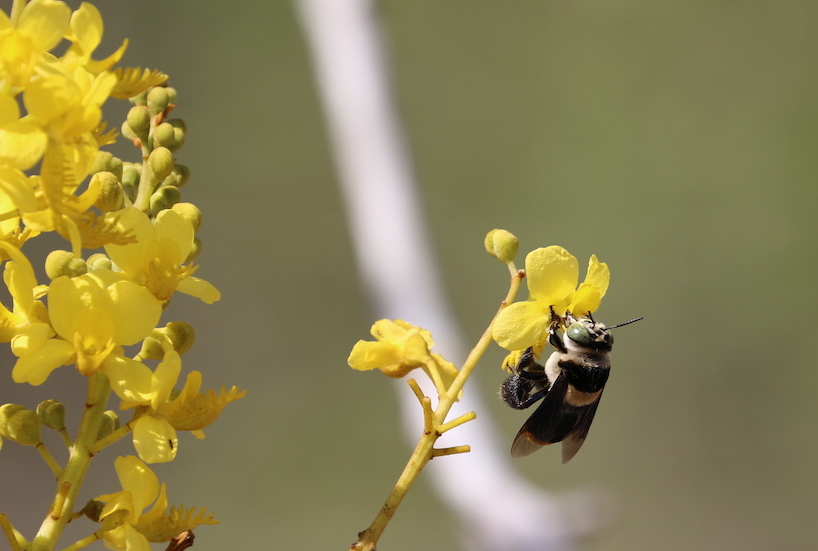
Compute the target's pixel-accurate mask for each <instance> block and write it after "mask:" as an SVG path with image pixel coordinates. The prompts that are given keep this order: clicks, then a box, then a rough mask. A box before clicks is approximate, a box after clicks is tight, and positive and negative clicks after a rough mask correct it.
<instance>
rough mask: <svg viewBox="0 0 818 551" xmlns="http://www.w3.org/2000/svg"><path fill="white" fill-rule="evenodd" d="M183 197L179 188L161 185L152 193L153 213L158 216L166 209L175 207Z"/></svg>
mask: <svg viewBox="0 0 818 551" xmlns="http://www.w3.org/2000/svg"><path fill="white" fill-rule="evenodd" d="M181 199H182V193H181V192H180V191H179V188H177V187H174V186H165V187H160V188H159V189H158V190H157V191H155V192H154V193H153V195H151V214H152V215H154V216H156V215H157V214H159V213H160V212H162V211H163V210H165V209H169V208H171V207H173V205H175V204H176V203H178V202H179V201H180V200H181Z"/></svg>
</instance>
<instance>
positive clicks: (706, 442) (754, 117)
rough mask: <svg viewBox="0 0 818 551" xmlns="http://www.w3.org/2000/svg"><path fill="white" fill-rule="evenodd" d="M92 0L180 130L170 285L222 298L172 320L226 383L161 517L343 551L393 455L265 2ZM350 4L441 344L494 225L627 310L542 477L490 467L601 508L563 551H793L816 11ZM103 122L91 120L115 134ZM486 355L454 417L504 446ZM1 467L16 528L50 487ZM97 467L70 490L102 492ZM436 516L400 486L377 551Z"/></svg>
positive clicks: (539, 466)
mask: <svg viewBox="0 0 818 551" xmlns="http://www.w3.org/2000/svg"><path fill="white" fill-rule="evenodd" d="M4 4H5V9H8V5H7V4H8V2H7V1H5V2H4ZM95 4H96V5H97V6H98V7H99V8H100V10H101V12H102V15H103V18H104V20H105V23H106V37H105V38H106V40H105V43H104V45H103V46H102V47H101V48H100V49H99V50H98V53H97V55H96V57H98V58H99V57H102V56H103V55H107V54H108V53H109V52H111V51H113V50H114V48H115V47H116V46H117V45H118V44H119V43H120V41H121V40H122V38H123V37H126V36H127V37H129V38H130V39H131V45H130V47H129V48H128V51H127V54H126V57H125V59H124V60H123V62H122V64H124V65H141V66H148V67H152V68H159V69H161V70H163V71H165V72H167V73H168V74H170V75H171V84H172V85H173V86H174V87H176V88H177V89H178V91H179V99H180V100H179V107H178V109H177V111H176V112H175V114H177V115H178V116H179V117H182V118H184V119H185V120H186V121H187V123H188V127H189V135H188V139H187V143H186V146H185V147H184V148H183V149H182V150H181V151H180V152H179V153H178V154H177V158H178V159H179V162H182V163H184V164H187V165H188V166H189V167H190V168H191V170H192V173H193V178H192V180H191V183H190V184H189V185H188V187H186V188H185V189H184V190H183V194H184V199H185V200H188V201H192V202H194V203H196V204H197V205H199V206H200V208H201V209H202V210H203V212H204V226H203V228H202V229H201V231H200V234H199V235H200V236H201V238H202V239H203V241H204V252H203V254H202V255H201V257H200V258H199V261H200V263H201V265H202V267H201V269H200V271H199V272H198V273H197V275H199V276H201V277H203V278H205V279H207V280H209V281H211V282H213V283H214V284H215V285H216V286H218V287H219V289H220V290H221V291H222V295H223V298H222V301H221V302H219V303H217V304H215V305H214V306H211V307H207V306H205V305H203V304H200V303H198V301H195V300H189V299H187V298H186V297H179V296H178V295H177V297H178V298H174V303H173V305H172V306H171V310H170V312H172V313H173V314H172V315H171V316H170V317H171V318H173V319H185V320H188V321H191V322H192V323H194V325H195V327H196V330H197V335H198V340H197V343H196V347H195V348H194V349H193V350H192V351H191V352H190V353H189V354H187V355H186V356H185V357H184V361H185V368H186V369H200V370H202V371H203V372H204V374H205V385H208V386H214V387H216V388H218V386H220V385H228V386H230V385H233V384H236V385H239V386H241V387H243V388H248V389H249V394H248V396H247V398H246V399H245V400H243V401H240V402H238V403H235V404H233V405H232V406H230V407H229V408H228V409H227V410H226V412H225V413H224V415H223V416H222V417H221V418H220V419H219V421H218V422H217V423H216V424H215V425H213V426H212V427H211V428H209V429H208V430H207V431H206V434H207V438H206V439H205V440H203V441H194V439H193V438H192V437H190V436H189V435H182V437H181V443H180V446H181V449H180V453H179V458H178V460H177V461H175V462H173V463H171V464H166V465H159V466H157V468H156V471H157V473H158V474H159V476H160V479H162V480H164V481H168V482H169V497H170V500H171V502H172V503H180V502H181V503H184V504H185V505H188V506H193V505H207V506H210V507H211V508H213V509H214V510H215V511H216V512H217V515H218V518H219V519H220V520H221V521H222V523H221V524H220V525H218V526H216V527H204V528H200V529H199V530H197V536H198V537H197V542H196V547H194V549H201V550H210V549H212V550H216V549H345V548H346V546H347V545H348V544H349V543H351V542H352V541H354V539H355V537H356V533H357V532H358V531H359V530H362V529H363V528H365V527H366V526H367V525H368V524H369V523H370V521H371V520H372V518H373V517H374V515H375V513H376V512H377V510H378V509H379V507H380V506H381V504H382V502H383V499H384V498H385V497H386V495H387V494H388V492H389V490H390V489H391V487H392V485H393V484H394V481H395V480H396V479H397V476H398V474H399V473H400V471H401V470H402V468H403V465H404V463H405V461H406V459H407V458H408V455H409V453H410V450H411V445H410V444H409V443H408V442H407V440H406V439H405V438H404V436H403V434H402V432H401V431H402V428H401V425H400V423H399V419H398V411H397V404H396V398H395V396H394V392H393V388H392V382H391V381H389V380H387V379H385V378H383V377H381V376H379V375H377V374H374V373H358V372H353V371H352V370H350V369H349V368H348V367H347V366H346V358H347V355H348V352H349V350H350V348H351V347H352V345H353V344H354V343H355V341H357V340H358V339H361V338H367V337H368V330H369V326H370V325H371V323H372V321H374V320H373V319H372V316H371V315H370V313H369V307H368V305H367V303H366V301H365V295H364V293H363V292H362V289H361V288H360V284H359V282H358V274H357V273H356V269H355V266H354V264H353V259H352V252H351V243H350V241H349V237H348V234H347V232H346V229H345V228H346V226H345V219H344V214H343V212H342V210H341V203H340V198H339V192H338V189H337V183H336V179H337V178H336V175H335V173H334V168H333V165H332V161H331V158H330V154H329V146H328V143H327V137H326V134H325V126H324V123H323V121H322V113H321V111H320V108H319V104H318V100H317V95H316V90H315V84H314V81H313V78H312V74H311V68H310V62H309V59H308V55H307V52H306V48H305V42H304V38H303V36H302V33H301V29H300V27H299V24H298V21H297V19H296V16H295V13H294V9H293V6H292V5H291V4H290V3H288V2H284V1H274V2H256V1H249V0H244V1H236V2H211V1H196V2H193V1H188V0H177V1H174V2H160V1H158V0H157V1H140V2H117V1H111V0H105V1H99V2H96V3H95ZM73 5H74V6H76V5H77V3H73ZM378 9H379V11H380V12H381V14H382V17H383V24H384V27H385V30H386V32H387V41H388V48H389V55H390V56H391V59H392V63H393V66H392V69H393V72H394V76H395V88H396V91H397V94H398V103H399V106H400V109H401V112H402V115H403V117H404V123H405V125H406V129H407V132H408V137H409V141H410V144H411V148H412V152H413V160H414V163H415V168H416V170H417V173H418V175H419V180H420V183H421V186H422V194H423V198H424V203H425V207H426V208H427V214H428V219H429V222H430V225H431V234H432V236H433V238H434V246H435V248H436V252H437V254H438V257H439V259H440V262H441V270H442V272H443V277H444V279H445V285H446V289H447V292H448V295H449V299H450V300H451V303H452V307H453V309H454V312H455V315H456V316H457V318H458V320H459V321H460V323H461V324H462V326H463V329H464V332H465V334H466V335H467V336H468V338H469V339H470V340H471V341H476V339H477V338H478V337H479V335H480V334H481V333H482V331H483V329H484V328H485V325H486V324H487V323H488V321H489V320H490V317H491V315H492V313H493V312H494V310H495V309H496V306H497V304H498V301H499V300H501V298H502V297H503V296H504V294H505V289H506V284H507V272H506V271H505V268H504V267H503V266H501V265H500V264H499V263H497V262H496V261H495V260H494V259H492V258H490V257H488V256H487V255H486V254H485V252H484V251H483V245H482V241H483V237H484V235H485V233H486V232H487V231H488V230H490V229H492V228H495V227H501V228H505V229H508V230H510V231H512V232H513V233H515V234H516V235H517V236H518V237H519V238H520V240H521V251H523V252H524V251H528V250H531V249H533V248H536V247H539V246H545V245H549V244H560V245H563V246H565V247H566V248H567V249H568V250H570V251H571V252H572V253H573V254H575V255H576V256H578V257H579V259H580V262H581V263H582V265H583V271H584V266H585V265H586V262H587V258H588V257H589V256H590V255H591V254H592V253H595V254H597V255H598V256H599V258H600V259H601V260H602V261H605V262H607V263H608V264H609V266H610V267H611V271H612V284H611V288H610V290H609V294H608V296H606V298H605V300H604V303H603V306H602V308H601V309H600V311H599V312H598V315H597V317H598V318H599V319H601V320H603V321H605V322H607V323H609V324H613V323H618V322H621V321H625V320H627V319H630V318H632V317H635V316H644V317H645V321H643V322H640V323H639V324H636V325H634V326H631V327H628V328H627V329H622V330H621V331H620V332H619V333H617V348H616V350H615V351H614V355H613V359H614V369H613V372H612V377H611V380H610V382H609V384H608V389H607V391H606V393H605V399H604V400H603V403H602V406H601V407H600V411H599V414H598V416H597V419H596V421H595V423H594V430H593V431H592V434H591V436H590V437H589V439H588V441H587V443H586V445H585V446H584V448H583V450H582V452H581V453H580V454H579V455H578V456H577V457H576V458H575V459H574V460H573V461H572V462H571V463H569V464H568V465H561V464H560V463H559V460H558V457H557V456H558V451H556V450H545V451H542V452H540V453H539V454H536V455H534V456H532V457H530V458H527V459H524V460H520V461H519V462H518V463H517V464H518V465H519V468H520V469H521V470H522V471H523V472H524V473H525V476H526V477H527V478H529V479H530V481H531V484H533V485H539V486H542V487H544V488H548V489H552V490H559V491H561V490H568V489H571V488H577V487H585V488H594V489H598V490H601V491H604V492H607V493H608V494H609V495H610V496H611V497H612V499H613V500H614V502H615V503H616V516H615V518H614V521H613V523H612V525H611V526H610V528H608V529H607V530H605V531H603V532H601V533H599V534H598V535H597V536H595V537H594V538H592V539H589V540H587V542H585V544H584V546H583V548H584V549H587V550H603V549H604V550H606V551H609V550H629V551H634V550H655V549H663V550H683V549H684V550H686V549H699V550H722V549H745V550H769V549H776V550H782V549H783V550H786V549H807V548H812V547H813V546H814V545H816V543H815V542H816V538H815V535H814V530H813V525H814V522H815V518H816V510H818V497H816V496H818V477H816V475H815V474H814V473H815V463H816V456H817V455H818V442H816V437H815V428H814V427H815V422H814V418H815V416H816V414H818V405H816V401H815V397H814V391H813V389H814V388H815V387H816V385H818V371H816V369H815V367H816V362H815V359H814V351H815V343H816V342H818V339H816V333H818V323H817V322H816V316H815V310H816V293H815V291H814V288H815V280H816V268H817V267H818V266H816V237H817V236H818V222H817V221H816V205H818V202H817V201H816V200H817V199H818V197H816V195H818V191H817V188H816V185H815V182H816V174H818V155H817V154H816V140H818V78H817V75H818V72H816V66H817V65H818V63H817V62H818V3H816V2H810V1H797V0H780V1H778V2H766V1H759V0H742V1H737V0H708V1H706V2H705V1H691V0H687V1H684V2H682V1H672V0H671V1H666V2H645V1H642V2H636V1H618V2H610V1H602V0H571V1H567V0H559V1H552V0H547V1H540V2H519V1H508V2H488V1H469V2H466V1H459V0H452V1H449V2H431V1H426V0H411V1H406V0H384V1H383V2H380V3H379V4H378ZM123 114H124V108H120V110H119V111H112V112H111V120H112V122H113V124H114V125H115V126H116V125H118V124H119V122H117V118H116V117H119V120H121V117H122V116H123ZM117 151H120V152H122V154H123V155H125V154H127V155H132V153H131V150H130V149H128V148H126V147H124V146H122V147H121V148H120V149H118V150H117ZM133 151H134V152H135V150H133ZM133 159H134V158H133V157H131V160H133ZM523 254H524V253H523ZM523 254H521V257H520V261H521V263H522V257H523ZM169 315H170V314H169ZM410 321H411V320H410ZM502 357H503V353H502V351H500V350H499V349H498V348H497V347H493V348H492V350H491V352H490V354H489V355H487V357H486V358H485V361H484V362H483V364H482V366H481V368H480V373H479V378H478V379H477V380H476V381H475V382H473V383H472V384H470V385H469V386H467V388H466V391H467V392H475V393H481V394H483V395H484V396H485V398H486V401H487V402H489V403H490V405H491V411H490V412H478V419H477V421H475V422H476V423H479V422H480V418H481V416H488V415H491V416H493V417H494V419H495V421H496V422H497V423H498V424H500V425H501V426H502V428H503V429H504V430H505V431H506V433H507V442H504V445H505V444H507V443H510V441H511V439H512V437H513V435H514V434H515V432H516V431H517V429H518V428H519V426H520V424H521V423H522V422H523V419H524V417H525V414H522V413H520V412H515V411H512V410H510V409H508V408H505V407H503V405H502V404H501V403H499V400H496V398H495V393H496V388H497V387H498V385H499V384H500V382H501V380H502V378H503V374H502V373H501V372H500V370H499V369H498V368H497V365H498V363H499V362H500V359H501V358H502ZM9 361H10V360H9ZM8 365H11V364H10V363H8ZM75 378H76V377H75V376H74V374H72V373H71V372H70V370H69V369H68V368H62V369H61V370H60V372H59V373H58V374H56V375H55V376H54V377H52V378H50V379H49V381H48V382H47V383H46V384H45V385H44V386H43V387H40V388H39V389H25V388H16V387H18V386H20V385H11V386H12V387H11V388H10V386H9V384H7V383H4V384H3V385H2V387H0V402H8V401H18V402H19V403H23V404H24V405H26V406H29V407H33V406H34V405H36V402H37V400H38V399H40V398H41V397H42V396H43V393H46V394H47V395H48V396H51V395H58V394H59V393H65V394H66V395H70V389H71V388H72V387H71V386H70V385H71V384H72V381H73V379H75ZM66 400H67V401H68V400H69V398H66ZM130 446H131V445H130V443H129V442H128V443H124V444H123V445H122V446H120V447H119V448H118V449H117V450H116V453H120V454H126V453H132V451H131V450H132V448H131V447H130ZM15 448H17V446H12V445H10V444H9V445H6V446H5V447H4V449H3V451H2V454H3V456H5V457H6V458H7V459H4V467H5V465H9V463H7V461H12V463H11V465H12V467H5V468H4V471H6V474H5V475H3V476H2V478H0V484H2V486H0V488H2V489H0V510H2V511H5V512H7V513H9V514H10V516H11V517H12V520H13V521H15V522H16V523H17V524H19V525H20V526H21V528H23V529H24V530H25V531H26V533H27V535H31V534H33V531H34V530H36V526H38V525H39V521H40V519H41V518H42V513H44V512H45V510H46V508H47V505H46V504H44V503H35V504H34V505H32V506H30V508H29V506H28V505H23V504H22V502H23V501H29V496H28V495H27V496H26V499H25V500H23V499H22V498H21V497H20V494H18V493H16V492H17V491H21V486H20V483H21V482H25V484H26V486H25V490H24V491H25V492H26V493H27V494H30V495H31V499H32V500H34V499H36V498H35V497H34V495H35V494H36V493H37V492H40V493H42V492H49V491H51V489H52V488H51V487H52V485H53V482H52V481H51V477H50V475H48V474H47V472H46V469H45V467H44V466H43V465H42V464H41V463H38V461H39V460H37V459H35V458H34V455H35V454H34V452H33V450H31V449H24V450H18V449H15ZM472 453H478V454H479V453H480V450H479V449H474V450H473V451H472ZM112 456H113V455H112V454H111V456H110V457H112ZM110 457H108V458H100V461H99V467H98V468H99V469H101V476H102V478H101V479H100V481H98V482H96V483H94V484H89V485H88V487H87V488H86V489H85V491H84V496H85V498H90V497H93V496H95V495H98V494H101V493H107V492H110V491H114V490H116V489H117V486H116V484H115V478H114V477H113V474H112V472H113V471H112V468H111V467H110V466H108V465H107V464H106V462H107V461H109V460H110ZM457 460H458V458H457V456H454V457H450V458H445V459H443V461H457ZM14 461H17V463H14ZM15 469H16V470H15ZM22 469H26V470H25V471H24V473H25V475H24V476H21V475H20V474H19V473H20V470H22ZM45 503H47V501H46V502H45ZM454 526H455V523H454V521H453V519H452V518H451V517H450V514H449V512H448V511H447V510H446V509H445V508H444V507H443V506H442V505H441V504H440V503H439V502H438V501H437V500H436V498H435V496H434V493H433V491H432V489H431V488H430V486H429V479H427V478H424V477H423V476H421V479H420V482H419V484H417V486H416V487H414V488H413V489H412V491H411V492H410V494H409V496H408V497H407V499H406V501H405V502H404V504H403V505H402V506H401V509H400V510H399V512H398V514H397V516H396V518H395V520H394V521H393V523H392V524H391V525H390V526H389V527H388V529H387V531H386V534H385V536H384V537H383V539H382V540H381V545H380V546H379V548H382V549H384V550H389V551H401V550H410V549H418V548H422V549H455V548H456V547H457V543H456V542H457V537H458V536H457V534H456V531H455V529H454ZM77 533H81V530H80V531H79V532H77ZM65 543H66V545H67V544H69V543H70V541H68V540H66V542H65ZM97 545H98V546H100V547H101V545H100V544H97ZM157 548H159V546H157Z"/></svg>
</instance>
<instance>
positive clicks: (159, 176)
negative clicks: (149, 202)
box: [147, 147, 173, 182]
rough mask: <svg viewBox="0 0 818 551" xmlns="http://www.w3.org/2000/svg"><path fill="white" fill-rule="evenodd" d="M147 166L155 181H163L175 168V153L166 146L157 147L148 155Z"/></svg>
mask: <svg viewBox="0 0 818 551" xmlns="http://www.w3.org/2000/svg"><path fill="white" fill-rule="evenodd" d="M147 166H148V170H150V173H151V174H152V175H153V181H154V182H161V181H162V180H164V179H165V178H167V177H168V175H169V174H170V172H171V170H173V153H171V152H170V150H169V149H168V148H166V147H157V148H156V149H154V150H153V151H151V154H150V155H149V156H148V160H147Z"/></svg>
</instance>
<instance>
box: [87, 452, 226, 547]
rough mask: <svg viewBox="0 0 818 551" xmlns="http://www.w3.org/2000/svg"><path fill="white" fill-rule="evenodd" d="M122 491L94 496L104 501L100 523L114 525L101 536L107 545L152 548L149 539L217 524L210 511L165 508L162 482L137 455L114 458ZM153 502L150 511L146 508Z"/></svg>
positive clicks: (163, 539) (165, 502)
mask: <svg viewBox="0 0 818 551" xmlns="http://www.w3.org/2000/svg"><path fill="white" fill-rule="evenodd" d="M114 466H115V467H116V474H117V476H118V477H119V483H120V484H121V485H122V491H120V492H116V493H113V494H106V495H102V496H99V497H97V498H96V499H97V500H98V501H102V502H103V503H105V504H106V505H105V507H103V509H102V512H101V513H100V517H99V519H100V521H101V522H102V525H103V527H107V526H114V528H113V529H111V530H109V531H107V532H105V535H104V536H103V538H104V540H105V546H106V547H108V548H109V549H122V550H126V551H151V546H150V543H149V542H151V541H153V542H165V541H170V539H171V538H172V537H174V536H175V535H177V534H178V533H180V532H183V531H184V530H192V529H193V528H195V527H196V526H199V525H200V524H217V522H218V521H216V520H214V518H213V513H210V514H209V515H207V510H206V509H203V510H201V511H200V512H199V513H198V514H197V513H196V508H195V507H194V508H191V509H188V510H185V509H182V508H179V509H177V508H176V507H171V509H170V510H169V511H168V510H167V508H168V498H167V489H166V486H165V484H164V483H162V484H161V485H160V484H159V479H158V478H157V477H156V475H155V474H154V472H153V471H152V470H150V468H148V466H147V465H145V463H144V462H142V461H141V460H140V459H139V458H137V457H134V456H132V455H129V456H126V457H117V458H116V460H115V461H114ZM151 504H153V507H151V509H150V510H149V511H145V509H146V508H147V507H148V506H150V505H151Z"/></svg>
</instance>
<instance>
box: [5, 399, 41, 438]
mask: <svg viewBox="0 0 818 551" xmlns="http://www.w3.org/2000/svg"><path fill="white" fill-rule="evenodd" d="M0 436H2V437H3V438H8V439H9V440H13V441H14V442H17V443H18V444H20V445H23V446H36V445H37V444H39V443H40V442H42V439H41V438H40V418H39V417H38V416H37V413H36V412H33V411H31V410H30V409H26V408H24V407H23V406H20V405H17V404H4V405H2V406H0Z"/></svg>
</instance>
